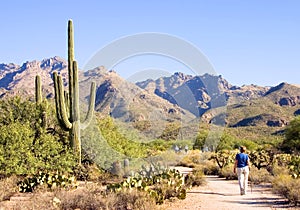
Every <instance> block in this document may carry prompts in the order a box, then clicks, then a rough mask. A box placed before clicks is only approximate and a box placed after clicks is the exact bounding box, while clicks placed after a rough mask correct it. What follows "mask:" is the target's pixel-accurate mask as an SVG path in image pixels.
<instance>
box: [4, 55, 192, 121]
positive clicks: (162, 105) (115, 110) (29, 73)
mask: <svg viewBox="0 0 300 210" xmlns="http://www.w3.org/2000/svg"><path fill="white" fill-rule="evenodd" d="M54 71H57V72H59V74H61V75H62V76H63V80H64V82H65V84H66V85H67V81H68V77H67V62H66V61H65V60H64V59H62V58H59V57H54V58H49V59H44V60H42V61H32V62H26V63H24V64H23V65H22V66H18V65H14V64H1V65H0V75H1V78H0V87H1V90H0V95H1V97H2V98H3V97H9V96H13V95H23V96H26V97H29V98H33V97H34V92H35V88H34V81H35V76H36V75H37V74H39V75H40V76H41V80H42V91H43V93H44V96H45V97H48V98H51V97H53V96H54V93H53V91H54V90H53V81H52V74H53V72H54ZM79 78H80V83H79V87H80V98H81V101H86V100H87V99H88V97H89V94H90V84H91V82H92V81H94V82H95V83H96V85H97V89H96V104H95V109H96V111H99V112H101V113H103V114H109V115H111V116H112V117H114V118H117V119H119V120H121V121H123V122H131V123H137V122H140V121H148V122H149V123H152V124H153V125H155V126H156V125H157V123H158V122H159V121H165V122H172V121H180V122H181V121H182V122H184V121H190V120H192V119H194V118H195V116H194V115H193V114H191V113H190V112H189V111H187V110H184V109H183V108H181V107H180V106H178V105H176V104H172V103H170V102H168V101H167V100H164V99H163V98H161V97H159V96H157V95H155V94H153V93H151V92H148V91H147V90H143V89H141V88H140V87H138V86H136V85H135V84H133V83H130V82H128V81H126V80H125V79H123V78H121V77H120V76H119V75H118V74H117V73H116V72H114V71H108V70H106V69H105V68H104V67H98V68H95V69H92V70H89V71H85V72H83V71H80V72H79ZM83 108H84V106H83ZM151 121H152V122H151Z"/></svg>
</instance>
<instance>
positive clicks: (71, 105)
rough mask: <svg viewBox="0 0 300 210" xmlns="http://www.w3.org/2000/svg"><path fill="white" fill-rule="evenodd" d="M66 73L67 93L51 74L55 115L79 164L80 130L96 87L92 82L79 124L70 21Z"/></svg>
mask: <svg viewBox="0 0 300 210" xmlns="http://www.w3.org/2000/svg"><path fill="white" fill-rule="evenodd" d="M68 73H69V93H66V92H65V91H64V86H63V81H62V77H61V76H60V75H58V74H57V72H54V73H53V80H54V91H55V104H56V113H57V118H58V121H59V122H60V124H61V125H62V127H63V128H64V129H65V130H68V131H69V132H70V145H71V147H72V148H73V149H74V153H75V155H76V157H77V158H78V163H79V164H80V163H81V140H80V130H81V129H84V128H86V127H87V126H88V124H89V123H90V121H91V119H92V116H93V113H94V106H95V93H96V85H95V83H94V82H92V84H91V93H90V102H89V107H88V113H87V115H86V118H85V120H84V122H80V110H79V82H78V68H77V62H76V61H74V41H73V23H72V21H71V20H69V22H68ZM68 112H69V113H68Z"/></svg>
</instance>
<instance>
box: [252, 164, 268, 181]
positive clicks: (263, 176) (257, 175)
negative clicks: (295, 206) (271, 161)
mask: <svg viewBox="0 0 300 210" xmlns="http://www.w3.org/2000/svg"><path fill="white" fill-rule="evenodd" d="M271 179H272V176H271V174H270V173H269V172H268V171H267V169H265V168H262V169H260V170H258V169H257V168H256V167H251V169H250V174H249V180H250V181H251V182H252V183H253V184H260V183H266V182H270V181H271Z"/></svg>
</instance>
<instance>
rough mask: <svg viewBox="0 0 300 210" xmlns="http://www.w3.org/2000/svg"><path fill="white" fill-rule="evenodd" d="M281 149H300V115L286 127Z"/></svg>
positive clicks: (290, 151) (297, 150) (291, 151)
mask: <svg viewBox="0 0 300 210" xmlns="http://www.w3.org/2000/svg"><path fill="white" fill-rule="evenodd" d="M284 134H285V139H284V141H283V142H282V145H281V149H283V150H284V151H286V152H288V153H294V152H299V151H300V116H297V117H295V118H294V119H293V120H292V121H291V122H290V124H289V125H288V126H287V127H286V129H285V132H284Z"/></svg>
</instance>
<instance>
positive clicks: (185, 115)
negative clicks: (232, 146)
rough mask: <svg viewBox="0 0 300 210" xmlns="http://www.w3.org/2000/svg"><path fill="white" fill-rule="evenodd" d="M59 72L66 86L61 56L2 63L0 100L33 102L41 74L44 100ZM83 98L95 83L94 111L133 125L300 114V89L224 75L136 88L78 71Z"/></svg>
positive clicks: (268, 121) (255, 121)
mask: <svg viewBox="0 0 300 210" xmlns="http://www.w3.org/2000/svg"><path fill="white" fill-rule="evenodd" d="M54 71H58V72H59V73H60V74H61V75H62V76H63V79H64V82H65V84H67V80H68V78H67V62H66V61H65V60H64V59H62V58H59V57H53V58H49V59H44V60H42V61H32V62H26V63H24V64H22V65H16V64H0V97H1V98H4V97H9V96H12V95H23V96H26V97H29V98H30V97H31V98H33V96H34V78H35V76H36V75H37V74H39V75H40V76H41V79H42V84H43V93H44V96H45V97H48V98H51V97H53V81H52V78H51V77H52V74H53V72H54ZM79 77H80V84H79V85H80V93H81V100H82V101H85V100H87V99H88V97H89V92H90V91H89V89H90V83H91V81H95V82H96V84H97V92H96V106H95V108H96V110H97V111H99V112H101V113H105V114H109V115H111V116H112V117H114V118H117V119H120V120H121V121H123V122H127V123H128V122H130V123H132V126H136V125H137V124H139V123H141V122H143V123H148V124H151V125H152V126H153V127H159V126H157V125H159V123H158V122H159V121H165V122H174V121H179V122H183V121H185V122H188V121H192V120H193V119H196V118H197V117H201V119H202V121H204V122H207V123H214V124H223V123H225V124H226V125H228V126H231V127H243V126H258V125H259V126H262V125H264V126H269V127H282V126H285V125H286V124H287V123H288V122H289V120H290V119H291V118H292V117H293V116H294V115H299V114H300V87H299V86H296V85H291V84H287V83H281V84H279V85H278V86H275V87H260V86H257V85H244V86H241V87H239V86H233V85H231V84H230V83H229V82H228V81H226V80H225V79H224V78H222V76H216V75H209V74H204V75H200V76H192V75H185V74H183V73H175V74H173V75H172V76H169V77H161V78H158V79H156V80H153V79H148V80H146V81H142V82H138V83H136V84H133V83H130V82H128V81H126V80H124V79H123V78H121V77H120V76H119V75H118V74H117V73H116V72H114V71H112V70H110V71H108V70H106V69H105V68H104V67H98V68H95V69H92V70H89V71H85V72H83V71H80V73H79Z"/></svg>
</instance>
